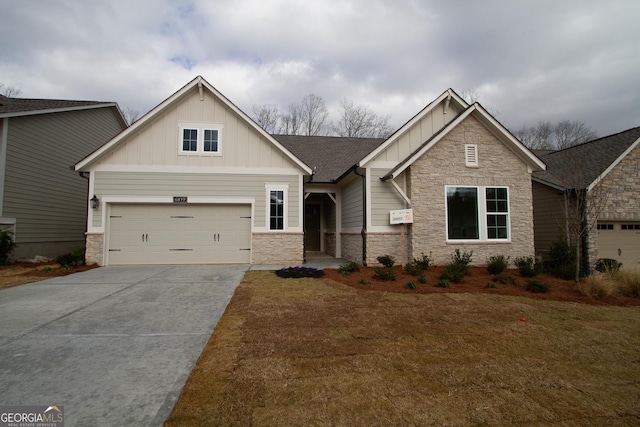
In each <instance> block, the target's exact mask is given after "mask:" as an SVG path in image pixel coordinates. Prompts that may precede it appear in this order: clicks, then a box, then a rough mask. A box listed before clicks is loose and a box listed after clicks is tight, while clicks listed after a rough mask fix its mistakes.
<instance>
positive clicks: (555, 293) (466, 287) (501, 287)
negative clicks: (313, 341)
mask: <svg viewBox="0 0 640 427" xmlns="http://www.w3.org/2000/svg"><path fill="white" fill-rule="evenodd" d="M392 268H393V270H394V272H395V274H396V280H395V281H381V280H379V279H376V278H374V274H375V268H374V267H361V268H360V271H357V272H355V273H351V274H349V275H347V276H345V275H343V274H342V273H340V272H339V271H338V270H337V269H330V268H328V269H324V270H323V271H324V274H325V276H324V277H326V278H328V279H331V280H334V281H336V282H340V283H343V284H345V285H348V286H352V287H354V288H357V289H363V290H371V291H379V292H396V293H414V294H416V293H417V294H431V293H487V294H498V295H513V296H524V297H528V298H540V299H546V300H557V301H572V302H579V303H583V304H595V305H617V306H638V305H640V299H638V298H629V297H618V296H608V297H605V298H603V299H601V300H598V299H594V298H590V297H587V296H585V295H584V294H582V293H581V292H580V291H579V290H578V289H577V287H576V285H575V283H574V281H573V280H563V279H559V278H557V277H554V276H551V275H548V274H539V275H537V276H536V277H534V279H537V280H540V281H542V282H545V283H547V284H549V285H550V291H549V292H547V293H532V292H528V291H526V290H525V286H526V281H525V280H526V279H527V278H524V277H522V276H520V274H519V273H518V270H508V271H507V274H509V275H511V276H513V277H514V278H515V279H516V282H517V283H516V285H510V284H500V283H497V288H495V289H494V288H489V287H487V283H488V282H491V281H493V277H492V276H491V275H490V274H489V272H488V271H487V269H486V268H485V267H470V271H471V275H470V276H466V277H465V279H464V282H463V283H451V286H450V287H448V288H438V287H436V286H435V284H436V283H437V282H438V281H439V280H440V275H441V274H442V271H443V270H444V267H443V266H435V267H434V266H432V267H429V268H428V269H427V270H426V271H425V272H424V274H423V275H424V277H425V278H426V279H427V283H425V284H419V283H418V281H417V277H416V276H412V275H409V274H406V273H404V271H403V270H402V267H400V266H394V267H392ZM361 279H364V280H366V281H368V282H369V283H368V284H362V283H361ZM409 282H414V283H415V284H417V285H418V289H407V288H406V287H405V285H406V284H407V283H409Z"/></svg>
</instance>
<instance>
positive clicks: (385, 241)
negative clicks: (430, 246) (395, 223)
mask: <svg viewBox="0 0 640 427" xmlns="http://www.w3.org/2000/svg"><path fill="white" fill-rule="evenodd" d="M405 239H406V240H405V244H406V249H405V262H404V263H405V264H406V262H407V260H410V259H412V257H411V236H410V234H409V233H407V236H406V237H405ZM382 255H391V256H392V257H393V258H394V259H395V261H396V264H397V265H402V264H403V260H402V235H401V233H400V232H397V233H367V265H370V266H371V265H374V266H375V265H381V264H380V263H379V262H378V260H377V258H378V257H379V256H382Z"/></svg>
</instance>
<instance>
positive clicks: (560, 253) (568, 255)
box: [544, 237, 576, 280]
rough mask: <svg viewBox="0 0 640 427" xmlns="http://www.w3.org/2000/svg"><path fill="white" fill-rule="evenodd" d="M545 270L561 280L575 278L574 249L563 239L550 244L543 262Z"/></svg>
mask: <svg viewBox="0 0 640 427" xmlns="http://www.w3.org/2000/svg"><path fill="white" fill-rule="evenodd" d="M544 268H545V270H546V271H547V272H548V273H550V274H553V275H554V276H557V277H560V278H561V279H567V280H568V279H574V278H575V277H576V248H575V247H574V246H571V245H570V244H569V243H568V242H567V239H566V238H565V237H560V238H559V239H558V240H556V241H554V242H553V243H551V246H550V247H549V255H548V256H547V259H546V260H545V261H544Z"/></svg>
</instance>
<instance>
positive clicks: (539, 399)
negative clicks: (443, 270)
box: [166, 272, 640, 426]
mask: <svg viewBox="0 0 640 427" xmlns="http://www.w3.org/2000/svg"><path fill="white" fill-rule="evenodd" d="M554 423H555V424H558V425H563V426H564V425H637V424H638V423H640V308H639V307H613V306H594V305H586V304H577V303H567V302H558V301H548V300H541V299H530V298H525V297H516V296H503V295H491V294H465V293H455V294H454V293H437V294H410V293H404V294H401V293H389V292H379V291H367V290H359V289H355V288H353V287H349V286H346V285H343V284H340V283H337V282H334V281H331V280H327V279H280V278H277V277H276V276H275V275H274V274H273V273H272V272H249V273H248V274H247V275H246V277H245V279H244V281H243V282H242V284H241V285H240V286H239V287H238V289H237V290H236V293H235V295H234V297H233V299H232V301H231V303H230V304H229V306H228V307H227V310H226V312H225V314H224V316H223V317H222V319H221V320H220V322H219V323H218V325H217V327H216V329H215V332H214V334H213V335H212V337H211V339H210V341H209V343H208V345H207V346H206V348H205V350H204V351H203V353H202V355H201V357H200V359H199V360H198V362H197V364H196V366H195V368H194V370H193V372H192V373H191V376H190V377H189V379H188V381H187V383H186V385H185V387H184V389H183V391H182V395H181V396H180V399H179V401H178V403H177V404H176V406H175V408H174V410H173V412H172V414H171V415H170V417H169V418H168V419H167V422H166V425H169V426H173V425H176V426H178V425H179V426H184V425H194V426H195V425H202V426H214V425H220V426H248V425H252V426H275V425H287V426H288V425H301V426H302V425H305V426H306V425H338V426H341V425H344V426H354V425H362V426H364V425H380V426H382V425H385V426H386V425H403V426H404V425H470V424H490V425H513V424H533V425H548V424H554Z"/></svg>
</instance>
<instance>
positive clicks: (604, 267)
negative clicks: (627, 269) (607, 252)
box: [595, 258, 622, 273]
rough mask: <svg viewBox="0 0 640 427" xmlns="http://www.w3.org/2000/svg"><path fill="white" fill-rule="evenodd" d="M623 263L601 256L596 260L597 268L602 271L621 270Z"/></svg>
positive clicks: (614, 271)
mask: <svg viewBox="0 0 640 427" xmlns="http://www.w3.org/2000/svg"><path fill="white" fill-rule="evenodd" d="M621 267H622V263H621V262H619V261H618V260H615V259H612V258H600V259H599V260H598V261H596V266H595V269H596V271H599V272H601V273H616V272H618V271H620V268H621Z"/></svg>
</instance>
